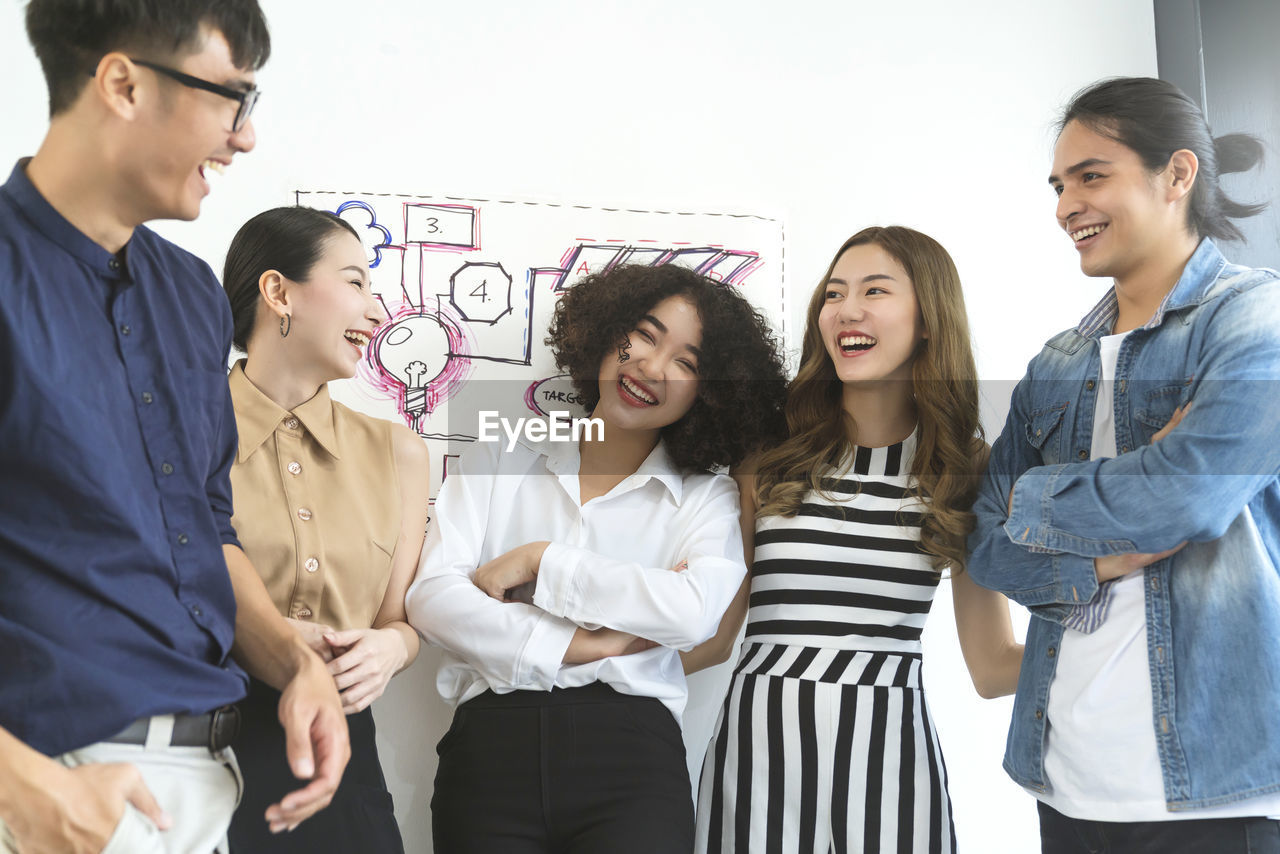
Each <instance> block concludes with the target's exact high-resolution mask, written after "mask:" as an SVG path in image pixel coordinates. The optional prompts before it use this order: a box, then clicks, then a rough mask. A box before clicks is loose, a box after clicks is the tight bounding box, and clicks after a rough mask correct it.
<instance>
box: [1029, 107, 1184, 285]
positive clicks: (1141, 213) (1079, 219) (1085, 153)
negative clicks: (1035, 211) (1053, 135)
mask: <svg viewBox="0 0 1280 854" xmlns="http://www.w3.org/2000/svg"><path fill="white" fill-rule="evenodd" d="M1049 184H1050V185H1051V186H1052V187H1053V189H1054V191H1055V192H1056V193H1057V194H1058V207H1057V211H1056V215H1057V219H1058V224H1059V225H1060V226H1061V227H1062V228H1063V230H1064V231H1066V232H1067V234H1068V236H1070V238H1071V240H1072V242H1073V243H1074V244H1075V247H1076V251H1077V252H1079V253H1080V269H1081V270H1082V271H1083V272H1084V274H1085V275H1086V276H1110V277H1112V278H1114V279H1117V280H1124V279H1126V278H1127V277H1130V276H1131V275H1133V274H1134V273H1135V272H1136V271H1138V270H1140V269H1142V267H1144V266H1146V265H1147V264H1148V263H1150V262H1151V261H1152V259H1156V258H1158V257H1159V255H1160V253H1161V252H1162V251H1163V247H1164V246H1165V245H1166V244H1167V242H1168V241H1169V239H1170V237H1171V236H1173V237H1175V238H1176V237H1178V236H1180V235H1183V234H1185V232H1186V225H1185V223H1186V215H1185V213H1184V212H1183V211H1182V210H1181V207H1180V206H1179V205H1177V204H1174V203H1172V202H1171V201H1170V200H1169V198H1168V196H1167V194H1166V192H1165V190H1164V188H1163V187H1162V185H1161V183H1160V182H1159V181H1158V180H1156V176H1155V175H1153V174H1152V173H1151V172H1150V171H1148V170H1147V168H1146V166H1144V165H1143V163H1142V159H1141V158H1140V157H1139V156H1138V153H1137V152H1136V151H1134V150H1133V149H1132V148H1129V147H1128V146H1127V145H1124V144H1123V143H1120V142H1116V141H1115V140H1113V139H1110V138H1108V137H1106V136H1103V135H1102V134H1100V133H1097V132H1096V131H1094V130H1091V129H1090V128H1089V127H1088V126H1086V125H1083V124H1081V123H1080V122H1078V121H1071V122H1069V123H1068V124H1067V126H1066V127H1065V128H1063V129H1062V134H1061V135H1060V136H1059V137H1058V142H1057V145H1055V146H1054V151H1053V170H1052V173H1051V175H1050V176H1049Z"/></svg>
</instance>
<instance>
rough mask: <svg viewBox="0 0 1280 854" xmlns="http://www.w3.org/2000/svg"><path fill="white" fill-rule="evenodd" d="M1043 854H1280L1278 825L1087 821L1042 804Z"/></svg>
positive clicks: (1221, 820)
mask: <svg viewBox="0 0 1280 854" xmlns="http://www.w3.org/2000/svg"><path fill="white" fill-rule="evenodd" d="M1040 846H1041V847H1040V850H1041V852H1043V854H1280V821H1271V820H1270V819H1266V818H1210V819H1187V820H1185V821H1086V820H1084V819H1078V818H1068V817H1067V816H1065V815H1063V814H1062V813H1060V812H1058V811H1057V810H1055V809H1053V808H1052V807H1048V806H1045V805H1044V804H1040Z"/></svg>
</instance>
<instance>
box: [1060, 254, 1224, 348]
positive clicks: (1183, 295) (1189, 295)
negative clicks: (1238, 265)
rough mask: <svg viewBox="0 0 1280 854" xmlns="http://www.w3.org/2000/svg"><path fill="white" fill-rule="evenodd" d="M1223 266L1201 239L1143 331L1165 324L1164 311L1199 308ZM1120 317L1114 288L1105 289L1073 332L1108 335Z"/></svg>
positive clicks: (1219, 257) (1220, 259)
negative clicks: (1190, 307) (1197, 306)
mask: <svg viewBox="0 0 1280 854" xmlns="http://www.w3.org/2000/svg"><path fill="white" fill-rule="evenodd" d="M1226 265H1227V259H1225V258H1223V257H1222V253H1221V252H1219V251H1218V247H1217V246H1215V245H1214V243H1213V241H1212V240H1210V239H1209V238H1207V237H1206V238H1204V239H1203V240H1201V241H1200V245H1199V246H1197V247H1196V251H1195V252H1193V253H1192V255H1191V258H1189V259H1188V260H1187V264H1186V266H1185V267H1183V268H1182V275H1181V276H1179V277H1178V281H1177V284H1175V285H1174V286H1173V289H1172V290H1170V291H1169V293H1167V294H1165V297H1164V299H1163V300H1161V301H1160V305H1159V307H1158V308H1156V311H1155V314H1153V315H1151V319H1150V320H1148V321H1147V322H1146V324H1145V325H1143V326H1142V328H1143V329H1154V328H1155V327H1157V326H1159V325H1160V324H1161V323H1163V322H1164V315H1165V312H1168V311H1174V310H1176V309H1181V308H1187V307H1188V306H1192V305H1198V304H1199V303H1200V302H1201V301H1202V300H1203V299H1204V297H1205V295H1206V294H1207V293H1208V291H1209V288H1210V287H1212V286H1213V283H1214V281H1215V280H1216V279H1217V278H1218V274H1219V273H1221V272H1222V268H1223V267H1225V266H1226ZM1119 314H1120V301H1119V300H1118V299H1116V289H1115V288H1114V287H1111V288H1108V289H1107V292H1106V293H1105V294H1104V295H1103V297H1102V299H1101V300H1100V301H1099V302H1098V304H1097V305H1095V306H1094V307H1093V308H1092V309H1091V310H1090V311H1089V313H1088V314H1086V315H1085V316H1084V318H1083V319H1082V320H1081V321H1080V323H1079V324H1078V325H1077V326H1076V331H1077V332H1079V333H1080V334H1081V335H1084V336H1086V337H1090V338H1093V337H1096V336H1098V335H1107V334H1109V333H1110V332H1111V330H1112V329H1114V328H1115V323H1116V317H1118V316H1119Z"/></svg>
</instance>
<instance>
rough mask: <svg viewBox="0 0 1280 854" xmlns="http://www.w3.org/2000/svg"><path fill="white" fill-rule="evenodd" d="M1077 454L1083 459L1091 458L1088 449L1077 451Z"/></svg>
mask: <svg viewBox="0 0 1280 854" xmlns="http://www.w3.org/2000/svg"><path fill="white" fill-rule="evenodd" d="M1076 456H1077V457H1079V458H1080V459H1082V460H1087V459H1089V452H1088V451H1076Z"/></svg>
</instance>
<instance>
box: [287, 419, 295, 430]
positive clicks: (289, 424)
mask: <svg viewBox="0 0 1280 854" xmlns="http://www.w3.org/2000/svg"><path fill="white" fill-rule="evenodd" d="M284 426H286V427H288V428H289V429H290V430H297V429H298V419H296V418H286V419H285V422H284Z"/></svg>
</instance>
